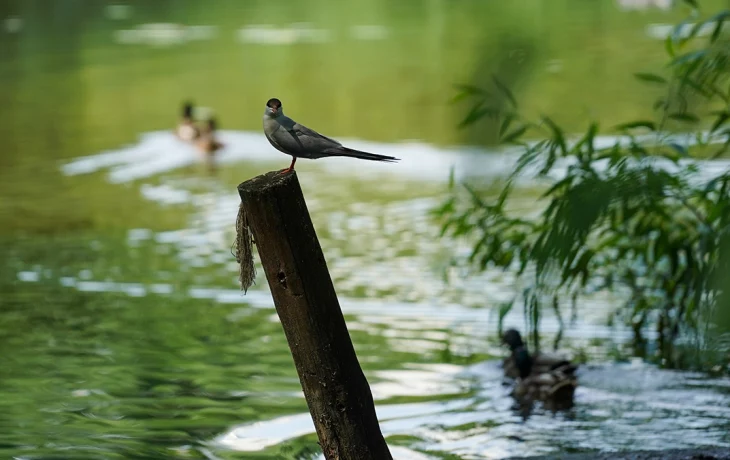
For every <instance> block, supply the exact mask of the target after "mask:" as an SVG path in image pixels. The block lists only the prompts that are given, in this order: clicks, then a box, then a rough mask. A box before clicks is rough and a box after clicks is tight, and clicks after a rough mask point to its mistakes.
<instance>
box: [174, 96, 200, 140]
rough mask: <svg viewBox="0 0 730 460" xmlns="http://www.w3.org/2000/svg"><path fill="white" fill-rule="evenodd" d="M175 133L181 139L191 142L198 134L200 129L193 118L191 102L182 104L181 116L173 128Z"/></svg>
mask: <svg viewBox="0 0 730 460" xmlns="http://www.w3.org/2000/svg"><path fill="white" fill-rule="evenodd" d="M175 135H176V136H177V137H178V138H179V139H180V140H182V141H185V142H193V141H195V140H196V139H197V138H198V137H199V136H200V130H199V129H198V127H197V126H195V120H193V104H192V103H190V102H186V103H185V104H183V110H182V117H181V118H180V122H179V123H178V125H177V128H176V129H175Z"/></svg>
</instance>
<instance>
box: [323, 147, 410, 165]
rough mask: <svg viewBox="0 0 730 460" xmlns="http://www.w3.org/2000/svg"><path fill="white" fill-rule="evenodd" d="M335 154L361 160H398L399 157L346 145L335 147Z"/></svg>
mask: <svg viewBox="0 0 730 460" xmlns="http://www.w3.org/2000/svg"><path fill="white" fill-rule="evenodd" d="M335 155H338V156H342V157H351V158H359V159H361V160H372V161H389V162H392V161H400V158H396V157H389V156H387V155H378V154H377V153H368V152H361V151H360V150H353V149H348V148H347V147H341V148H339V149H337V151H336V153H335Z"/></svg>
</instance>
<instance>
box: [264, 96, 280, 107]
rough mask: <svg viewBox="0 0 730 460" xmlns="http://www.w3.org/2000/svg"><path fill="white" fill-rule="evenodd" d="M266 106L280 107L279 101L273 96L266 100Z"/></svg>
mask: <svg viewBox="0 0 730 460" xmlns="http://www.w3.org/2000/svg"><path fill="white" fill-rule="evenodd" d="M266 107H271V108H272V109H278V108H280V107H281V101H280V100H278V99H277V98H275V97H272V98H271V99H269V100H268V102H266Z"/></svg>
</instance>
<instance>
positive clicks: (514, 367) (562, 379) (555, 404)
mask: <svg viewBox="0 0 730 460" xmlns="http://www.w3.org/2000/svg"><path fill="white" fill-rule="evenodd" d="M502 343H504V344H506V345H507V346H508V347H509V348H510V350H511V352H512V353H511V355H510V356H509V357H507V358H505V360H504V362H503V368H504V375H505V376H506V377H510V378H512V379H516V382H515V387H514V390H513V392H512V395H513V396H514V397H515V398H516V399H517V400H519V401H521V402H528V403H530V402H532V401H535V400H539V401H543V403H544V404H546V405H547V406H548V407H549V408H551V409H563V408H568V407H571V406H572V405H573V395H574V393H575V388H576V386H578V380H577V378H576V376H575V371H576V369H577V368H578V366H576V365H575V364H573V363H571V362H570V361H569V360H567V359H564V358H562V357H559V356H551V355H547V354H544V353H536V354H534V355H530V352H529V351H528V350H527V345H525V343H524V342H523V341H522V336H521V335H520V333H519V332H518V331H517V330H515V329H509V330H507V331H505V332H504V334H503V335H502Z"/></svg>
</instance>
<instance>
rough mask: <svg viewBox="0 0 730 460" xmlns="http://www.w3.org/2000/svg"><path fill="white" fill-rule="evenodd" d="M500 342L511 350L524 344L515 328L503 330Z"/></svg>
mask: <svg viewBox="0 0 730 460" xmlns="http://www.w3.org/2000/svg"><path fill="white" fill-rule="evenodd" d="M502 343H503V344H505V345H507V346H508V347H509V348H510V350H513V351H514V350H516V349H518V348H520V347H524V346H525V343H524V342H523V341H522V336H521V335H520V333H519V331H517V329H507V330H506V331H504V334H502Z"/></svg>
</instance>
